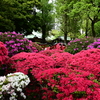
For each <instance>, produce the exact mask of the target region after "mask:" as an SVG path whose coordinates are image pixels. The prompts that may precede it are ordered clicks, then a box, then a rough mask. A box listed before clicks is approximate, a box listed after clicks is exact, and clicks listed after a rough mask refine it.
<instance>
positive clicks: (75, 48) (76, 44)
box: [65, 37, 95, 54]
mask: <svg viewBox="0 0 100 100" xmlns="http://www.w3.org/2000/svg"><path fill="white" fill-rule="evenodd" d="M94 41H95V39H94V38H92V37H86V38H81V39H75V40H72V41H70V42H69V43H68V44H67V45H66V49H65V52H69V53H71V54H75V53H77V52H80V51H81V50H86V49H87V46H88V45H89V44H91V43H93V42H94Z"/></svg>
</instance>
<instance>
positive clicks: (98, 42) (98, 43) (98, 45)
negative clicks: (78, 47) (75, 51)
mask: <svg viewBox="0 0 100 100" xmlns="http://www.w3.org/2000/svg"><path fill="white" fill-rule="evenodd" d="M92 48H98V49H100V39H97V40H96V41H95V42H93V43H91V44H90V45H88V46H87V49H92Z"/></svg>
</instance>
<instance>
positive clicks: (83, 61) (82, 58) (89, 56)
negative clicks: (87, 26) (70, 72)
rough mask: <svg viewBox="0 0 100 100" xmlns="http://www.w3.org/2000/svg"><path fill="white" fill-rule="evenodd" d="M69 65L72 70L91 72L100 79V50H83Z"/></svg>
mask: <svg viewBox="0 0 100 100" xmlns="http://www.w3.org/2000/svg"><path fill="white" fill-rule="evenodd" d="M68 63H69V65H70V68H72V69H81V70H85V71H90V72H91V73H93V74H95V75H96V76H97V78H99V77H100V49H96V48H94V49H89V50H82V51H81V52H79V53H76V54H75V55H74V56H73V57H72V58H70V59H69V62H68Z"/></svg>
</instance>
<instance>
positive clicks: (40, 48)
mask: <svg viewBox="0 0 100 100" xmlns="http://www.w3.org/2000/svg"><path fill="white" fill-rule="evenodd" d="M30 45H31V46H32V47H35V48H36V49H37V52H39V51H41V50H43V48H42V46H40V45H39V44H38V43H36V42H31V43H30Z"/></svg>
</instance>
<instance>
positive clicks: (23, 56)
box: [8, 52, 55, 75]
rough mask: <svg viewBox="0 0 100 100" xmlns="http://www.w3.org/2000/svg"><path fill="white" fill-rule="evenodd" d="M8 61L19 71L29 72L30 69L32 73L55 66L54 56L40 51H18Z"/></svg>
mask: <svg viewBox="0 0 100 100" xmlns="http://www.w3.org/2000/svg"><path fill="white" fill-rule="evenodd" d="M8 63H9V64H11V63H12V65H11V67H12V68H14V69H16V71H17V72H23V73H24V74H28V72H29V71H30V72H31V73H32V75H35V74H37V73H38V72H39V71H43V70H46V69H49V68H54V67H55V61H54V60H53V58H51V57H48V56H45V55H42V54H39V53H25V52H22V53H18V54H16V55H14V56H12V57H11V58H10V59H9V61H8ZM23 66H24V67H23Z"/></svg>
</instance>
